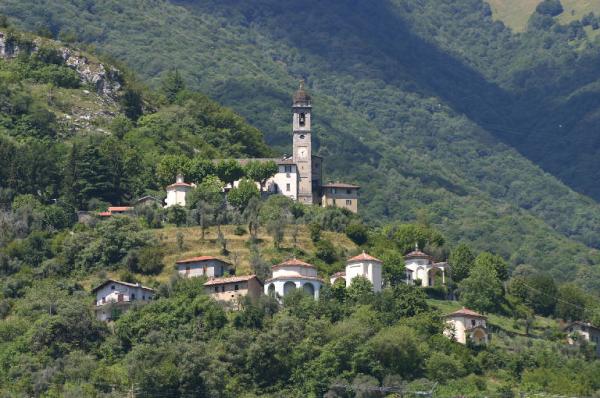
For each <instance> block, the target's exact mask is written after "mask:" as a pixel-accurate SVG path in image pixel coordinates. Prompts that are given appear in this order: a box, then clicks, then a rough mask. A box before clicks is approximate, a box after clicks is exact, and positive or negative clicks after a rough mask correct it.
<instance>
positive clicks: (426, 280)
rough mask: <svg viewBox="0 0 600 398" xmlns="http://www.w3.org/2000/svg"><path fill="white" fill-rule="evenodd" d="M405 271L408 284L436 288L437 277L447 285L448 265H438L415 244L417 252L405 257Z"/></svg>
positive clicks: (414, 251)
mask: <svg viewBox="0 0 600 398" xmlns="http://www.w3.org/2000/svg"><path fill="white" fill-rule="evenodd" d="M404 264H405V265H404V269H405V272H406V283H407V284H409V285H414V284H415V283H417V284H419V285H420V286H423V287H433V286H435V279H436V276H438V275H439V276H441V278H442V284H445V283H446V271H448V269H449V265H448V263H436V262H435V261H434V260H433V257H432V256H430V255H429V254H427V253H424V252H422V251H421V250H419V246H418V245H416V244H415V250H413V251H412V252H410V253H408V254H407V255H406V256H404Z"/></svg>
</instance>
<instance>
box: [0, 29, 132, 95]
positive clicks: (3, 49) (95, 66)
mask: <svg viewBox="0 0 600 398" xmlns="http://www.w3.org/2000/svg"><path fill="white" fill-rule="evenodd" d="M38 48H39V42H38V41H35V42H34V43H33V47H30V48H29V49H30V50H31V51H32V52H35V51H37V50H38ZM58 50H59V51H60V53H61V54H62V57H63V59H64V60H65V64H66V65H67V66H69V67H71V68H73V69H74V70H75V71H77V73H78V74H79V77H80V78H81V81H82V83H83V84H86V85H88V84H89V85H91V86H92V87H94V88H95V90H96V92H97V93H98V94H100V95H103V96H107V97H110V98H111V99H113V100H115V99H116V97H117V94H118V92H119V90H120V89H121V86H122V84H121V77H120V72H119V70H118V69H116V68H113V67H108V68H107V67H105V66H104V65H103V64H101V63H95V62H90V61H89V60H88V58H87V57H86V56H84V55H82V54H81V53H80V52H78V51H74V50H71V49H69V48H66V47H62V48H59V49H58ZM18 53H19V47H18V46H17V44H16V42H15V41H14V39H13V40H11V39H10V38H9V36H8V35H7V34H5V33H4V32H0V58H13V57H15V56H17V54H18Z"/></svg>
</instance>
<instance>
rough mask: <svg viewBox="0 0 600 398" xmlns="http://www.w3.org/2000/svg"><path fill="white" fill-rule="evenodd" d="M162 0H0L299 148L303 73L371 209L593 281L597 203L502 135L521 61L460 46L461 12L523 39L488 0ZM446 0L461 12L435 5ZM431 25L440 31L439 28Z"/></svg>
mask: <svg viewBox="0 0 600 398" xmlns="http://www.w3.org/2000/svg"><path fill="white" fill-rule="evenodd" d="M28 3H29V4H28ZM34 3H35V5H36V7H31V5H32V4H34ZM151 3H152V4H151V5H152V6H150V3H149V2H143V3H140V2H136V1H132V0H131V1H122V2H119V4H116V3H108V2H107V3H98V4H95V5H89V4H87V3H86V4H78V3H69V4H66V3H65V4H61V6H60V7H59V6H58V5H56V2H48V1H36V2H33V1H31V2H28V1H25V2H15V1H11V0H7V1H4V2H3V4H1V5H0V11H1V12H4V13H6V14H9V15H11V16H14V17H17V19H16V20H15V22H22V23H24V24H25V25H26V26H29V27H36V26H48V27H49V28H50V30H51V31H52V32H54V33H55V34H61V32H62V34H63V35H65V34H66V33H69V32H72V33H75V34H76V35H77V37H79V38H80V39H81V40H83V41H87V42H91V43H94V44H95V45H97V46H98V47H99V48H100V49H102V50H103V51H106V52H108V53H110V54H112V55H115V56H117V57H119V58H122V59H124V60H126V61H127V63H128V64H129V65H130V66H131V67H132V68H134V69H136V70H138V71H139V72H140V73H142V74H143V75H144V76H146V77H148V78H151V79H153V80H154V81H155V82H158V80H159V79H160V78H161V76H162V74H163V73H164V72H166V71H167V70H170V69H175V68H177V69H178V70H180V71H181V72H182V73H183V74H184V75H185V76H186V78H187V79H188V82H189V83H190V84H192V85H194V86H195V87H199V88H201V89H202V90H203V91H204V92H207V93H209V94H210V95H211V96H212V97H213V98H215V99H217V100H218V101H219V102H222V103H224V104H226V105H228V106H231V107H233V108H234V109H236V110H237V111H238V112H240V113H241V114H243V115H244V116H245V117H246V118H247V119H248V120H249V121H250V122H251V123H253V124H254V125H256V126H258V127H259V128H260V129H262V130H263V131H264V132H265V134H266V137H267V140H268V141H269V142H270V143H271V144H274V145H275V146H276V147H277V148H279V149H280V150H281V151H282V152H285V151H286V150H289V149H288V148H287V143H288V142H289V140H288V138H287V137H288V135H289V131H288V129H289V127H288V119H289V118H288V115H287V112H288V106H289V98H288V97H289V92H291V90H292V89H293V87H294V86H295V85H296V82H297V79H299V78H305V79H307V80H308V83H309V87H310V89H311V91H312V92H313V94H314V95H313V97H314V98H315V111H316V112H315V113H316V118H317V119H316V125H317V128H316V136H317V138H318V141H319V142H318V144H319V147H320V154H321V155H323V156H326V157H327V167H328V168H329V169H330V170H328V173H330V174H333V175H337V176H340V175H344V177H345V178H347V177H348V173H350V174H351V175H350V177H351V178H352V179H355V180H356V181H357V182H360V183H361V184H362V185H363V200H364V206H365V207H364V209H365V211H364V214H365V215H366V217H368V218H369V219H370V220H372V221H378V220H381V221H387V220H388V219H402V220H413V219H415V218H416V215H417V213H419V214H426V217H427V221H428V222H430V223H432V224H435V225H437V226H439V227H440V228H441V229H442V230H444V232H445V233H446V234H447V235H448V236H449V237H450V238H451V239H452V240H453V241H459V240H461V239H462V238H464V239H469V240H473V241H475V242H476V244H477V246H478V247H479V248H481V249H491V250H494V251H497V252H499V253H500V254H502V255H503V256H505V257H506V258H509V259H510V260H511V263H512V265H513V266H516V265H519V264H531V265H534V266H536V267H538V268H542V269H549V270H551V271H552V272H553V273H554V274H555V275H564V271H566V270H572V269H573V267H575V269H577V270H578V271H577V272H571V273H569V275H570V277H571V278H576V279H578V280H581V281H585V282H586V283H588V284H589V285H593V283H594V282H593V278H589V275H590V272H592V274H593V272H598V268H597V266H593V267H590V265H592V264H597V263H598V253H597V252H596V251H595V250H589V249H588V248H586V247H585V246H583V245H582V244H578V243H575V242H574V241H573V240H575V241H578V242H581V243H583V244H586V245H588V246H590V247H599V246H600V239H599V238H598V236H600V235H599V234H598V232H599V231H598V229H599V227H598V225H600V223H598V221H599V220H600V209H599V208H598V205H597V204H596V203H595V202H594V201H593V200H591V199H588V198H586V197H583V196H581V195H578V194H576V193H574V192H573V191H571V190H570V189H569V188H567V187H566V186H565V185H563V184H561V183H560V182H559V181H557V180H556V179H555V178H554V177H552V176H551V175H549V174H547V173H545V172H544V171H543V170H542V169H540V168H539V167H537V166H535V165H534V164H532V163H531V162H530V161H528V160H527V159H525V158H524V157H523V156H521V155H520V154H519V153H518V152H517V151H515V150H514V149H512V148H511V147H510V146H507V145H505V144H504V143H503V142H507V143H509V144H514V142H513V141H509V140H508V138H507V137H508V135H502V134H501V133H502V132H503V131H508V132H510V131H511V129H510V127H511V126H512V125H511V124H508V127H506V126H507V125H506V124H502V125H500V126H498V127H496V126H495V124H494V121H497V120H502V119H503V117H505V116H506V115H510V114H511V112H512V111H513V109H514V103H515V99H517V100H518V99H519V98H518V97H515V94H514V92H512V91H511V87H510V86H508V85H507V84H505V80H506V76H505V75H501V74H500V73H499V72H498V71H499V70H500V69H502V67H503V65H506V64H507V63H508V62H509V61H508V60H507V59H506V58H503V59H499V60H498V64H494V63H493V62H488V63H487V64H485V62H484V61H485V60H486V58H485V57H483V56H482V54H481V53H480V52H478V51H485V50H482V49H481V48H477V49H476V50H477V51H466V50H464V54H462V55H463V56H462V57H460V56H459V53H460V50H461V48H460V47H457V46H454V45H452V46H450V44H452V43H453V42H452V41H451V40H450V37H452V36H453V32H452V30H450V28H451V27H454V28H456V27H461V26H463V25H465V24H473V25H474V26H476V27H477V29H479V28H481V29H484V30H482V31H477V30H476V28H473V30H471V31H468V30H465V34H473V35H476V34H482V35H484V36H485V35H490V36H485V37H486V40H490V41H489V43H492V44H493V43H495V42H494V41H491V38H492V37H493V36H494V35H498V36H500V37H504V38H506V40H505V42H506V46H510V45H513V46H517V47H518V45H519V42H518V41H516V39H515V38H513V37H512V36H510V32H509V31H507V30H504V28H500V27H498V26H497V25H495V24H494V23H493V21H492V19H491V15H490V12H489V8H486V7H483V5H484V3H482V2H480V1H466V0H465V1H464V2H461V3H464V4H461V5H465V6H469V7H467V8H465V9H464V10H467V11H468V12H466V14H465V13H461V12H459V11H461V9H460V7H458V6H457V7H455V8H458V10H456V11H455V14H456V15H457V16H455V15H453V14H452V13H449V12H450V11H452V10H451V9H452V5H451V4H449V3H450V2H443V3H439V2H425V3H423V2H410V1H407V2H402V3H398V4H396V3H395V2H380V3H376V4H368V5H367V4H362V3H358V4H357V3H356V2H346V1H342V2H336V3H334V4H332V3H330V2H328V3H323V2H317V1H304V2H298V1H283V2H281V1H277V2H276V1H269V0H263V1H260V2H258V3H253V4H252V5H249V4H246V3H245V2H241V1H219V2H216V1H209V2H192V1H186V2H181V1H180V2H167V1H154V2H151ZM434 3H435V4H434ZM419 4H425V5H424V6H422V8H419V7H418V5H419ZM140 5H141V6H142V7H138V6H140ZM435 5H439V7H437V8H436V7H435ZM400 6H402V7H403V8H401V7H400ZM442 6H443V7H442ZM427 7H429V8H435V9H436V10H438V11H439V12H440V13H441V14H440V13H437V14H436V13H433V14H432V13H430V12H428V11H427V10H425V11H427V12H425V11H423V10H424V9H425V8H427ZM42 9H43V10H45V12H44V13H43V14H42V13H41V12H39V10H42ZM464 10H462V11H464ZM444 12H447V16H448V18H447V21H445V22H444V21H441V19H440V20H438V19H435V18H434V17H436V18H437V17H439V16H440V15H442V14H443V13H444ZM448 13H449V14H448ZM409 15H410V16H409ZM465 15H467V16H468V18H467V17H465ZM423 21H429V22H430V23H429V24H425V23H421V22H423ZM418 26H420V28H418ZM426 29H428V30H429V37H430V38H431V37H435V38H437V40H425V39H424V38H423V36H425V35H424V33H423V32H422V31H423V30H426ZM436 29H437V30H436ZM485 29H487V30H485ZM482 32H483V33H482ZM486 32H487V33H486ZM437 33H439V34H437ZM442 33H443V34H442ZM436 34H437V36H436ZM460 37H461V36H460V35H456V39H455V40H456V41H458V40H459V39H458V38H460ZM442 43H446V44H447V45H446V47H444V45H442ZM448 43H450V44H448ZM488 47H489V48H492V49H493V48H494V46H493V45H489V46H487V47H486V48H488ZM450 48H452V51H450ZM489 52H490V53H489V54H488V56H489V57H495V56H497V55H500V54H503V52H501V51H496V52H494V51H492V50H489ZM528 56H529V57H534V56H535V54H530V55H528ZM489 65H492V66H489ZM494 65H495V66H494ZM502 79H505V80H502ZM494 80H496V81H497V82H494ZM589 81H593V76H592V77H591V78H590V79H589ZM538 94H539V93H538ZM540 95H541V94H540ZM531 98H532V97H529V98H528V101H527V102H525V103H526V104H530V103H531ZM592 124H593V122H592ZM513 128H514V127H513ZM498 131H500V133H499V132H498ZM531 140H533V141H534V142H535V140H538V142H539V141H541V138H540V137H538V138H535V139H534V138H531ZM514 141H519V140H518V137H517V139H515V140H514ZM543 144H544V145H547V144H548V143H547V142H545V141H544V142H543ZM559 144H560V145H562V146H563V147H564V144H562V143H559ZM590 147H593V145H591V146H590ZM517 148H518V146H517ZM564 156H567V155H564ZM532 158H533V156H532ZM571 239H573V240H571Z"/></svg>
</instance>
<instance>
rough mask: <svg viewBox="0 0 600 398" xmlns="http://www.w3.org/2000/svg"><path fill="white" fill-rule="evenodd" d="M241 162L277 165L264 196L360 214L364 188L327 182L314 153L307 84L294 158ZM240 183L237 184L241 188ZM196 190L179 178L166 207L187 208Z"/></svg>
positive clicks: (300, 95) (296, 102)
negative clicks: (359, 201)
mask: <svg viewBox="0 0 600 398" xmlns="http://www.w3.org/2000/svg"><path fill="white" fill-rule="evenodd" d="M237 160H238V162H240V164H242V165H244V164H246V163H248V162H249V161H263V162H267V161H274V162H275V163H276V164H277V166H278V171H277V173H276V174H275V175H274V176H273V177H271V178H270V179H269V180H268V181H267V182H266V184H265V185H264V187H262V188H261V189H262V190H263V193H264V194H279V195H284V196H287V197H289V198H290V199H292V200H294V201H298V202H300V203H303V204H306V205H317V206H322V207H339V208H342V209H347V210H349V211H351V212H354V213H357V212H358V191H359V189H360V186H358V185H354V184H347V183H343V182H339V181H335V182H327V183H325V182H324V181H323V158H322V157H321V156H319V155H317V154H315V153H314V151H313V145H312V99H311V96H310V95H309V94H308V92H307V91H306V89H305V88H304V82H300V87H299V88H298V90H297V91H296V92H295V93H294V95H293V97H292V155H286V156H283V157H281V158H260V159H237ZM238 182H239V181H236V182H234V184H233V185H234V186H237V184H238ZM192 187H193V185H192V184H190V183H186V182H184V181H183V177H182V176H178V179H177V181H176V182H175V183H174V184H172V185H169V186H168V187H167V194H168V195H167V203H166V206H165V207H170V206H174V205H180V206H185V198H186V196H187V193H188V192H189V191H190V190H191V189H192Z"/></svg>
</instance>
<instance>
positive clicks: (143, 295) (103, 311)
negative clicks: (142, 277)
mask: <svg viewBox="0 0 600 398" xmlns="http://www.w3.org/2000/svg"><path fill="white" fill-rule="evenodd" d="M92 292H93V293H94V294H96V302H95V305H96V316H97V318H98V319H99V320H101V321H109V320H111V319H114V318H115V317H116V316H118V315H119V314H120V313H122V312H124V311H126V310H127V309H128V308H129V306H130V305H131V304H133V303H134V302H136V303H147V302H148V301H150V300H152V298H153V297H154V289H151V288H149V287H146V286H142V285H140V284H139V283H128V282H121V281H117V280H114V279H108V280H106V281H105V282H104V283H102V284H100V285H98V286H96V287H95V288H94V289H92Z"/></svg>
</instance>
